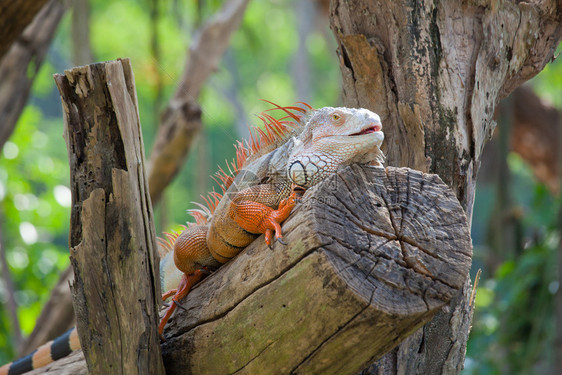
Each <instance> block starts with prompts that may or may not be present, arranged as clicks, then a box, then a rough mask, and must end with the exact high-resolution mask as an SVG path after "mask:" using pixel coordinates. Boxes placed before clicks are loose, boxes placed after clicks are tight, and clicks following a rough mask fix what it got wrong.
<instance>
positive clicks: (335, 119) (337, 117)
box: [332, 113, 341, 121]
mask: <svg viewBox="0 0 562 375" xmlns="http://www.w3.org/2000/svg"><path fill="white" fill-rule="evenodd" d="M340 118H341V116H340V115H338V114H337V113H334V114H333V115H332V120H334V121H338V120H339V119H340Z"/></svg>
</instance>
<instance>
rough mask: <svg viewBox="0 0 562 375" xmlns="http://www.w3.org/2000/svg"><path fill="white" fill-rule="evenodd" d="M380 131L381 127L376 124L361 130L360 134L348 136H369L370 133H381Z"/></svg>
mask: <svg viewBox="0 0 562 375" xmlns="http://www.w3.org/2000/svg"><path fill="white" fill-rule="evenodd" d="M381 129H382V126H380V125H379V124H376V125H373V126H370V127H368V128H367V129H363V130H361V131H360V132H357V133H353V134H350V136H354V135H364V134H371V133H375V132H378V131H381Z"/></svg>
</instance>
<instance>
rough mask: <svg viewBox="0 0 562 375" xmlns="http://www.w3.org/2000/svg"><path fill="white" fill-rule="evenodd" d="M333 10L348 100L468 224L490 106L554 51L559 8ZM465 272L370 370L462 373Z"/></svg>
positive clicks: (340, 5)
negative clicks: (371, 114) (451, 293)
mask: <svg viewBox="0 0 562 375" xmlns="http://www.w3.org/2000/svg"><path fill="white" fill-rule="evenodd" d="M558 4H559V3H558ZM331 13H332V14H331V18H332V29H333V31H334V34H335V35H336V38H337V40H338V43H339V50H338V53H339V56H340V67H341V70H342V75H343V90H344V103H345V105H346V106H351V107H365V108H369V109H371V110H373V111H375V112H377V113H378V114H380V115H381V118H382V120H383V124H384V129H385V135H386V142H385V143H386V152H387V161H388V164H389V165H396V166H409V167H412V168H415V169H419V170H421V171H427V172H432V173H437V174H438V175H439V176H440V177H441V178H442V179H443V181H444V182H445V183H446V184H448V185H449V186H451V187H452V188H453V191H454V192H455V194H456V196H457V198H458V199H459V201H460V202H461V205H462V206H463V208H464V209H465V211H466V213H467V216H468V218H469V221H470V220H471V217H472V206H473V199H474V190H475V179H476V172H477V169H478V165H479V162H480V155H481V152H482V148H483V147H484V143H485V141H486V139H487V138H488V137H489V136H490V134H491V132H492V131H493V129H494V126H495V122H494V121H493V120H492V118H493V117H492V116H493V114H494V107H495V105H496V104H497V102H498V101H499V100H500V99H501V98H503V97H505V96H506V95H507V94H508V93H509V92H511V91H512V90H513V89H515V88H516V87H517V86H518V85H520V84H521V83H523V82H524V81H525V80H527V79H529V78H531V77H533V76H534V75H536V74H537V73H538V72H539V71H540V70H541V69H542V68H543V67H544V65H545V64H546V63H547V62H548V61H549V60H550V59H551V58H552V56H553V53H554V50H555V48H556V46H557V45H558V41H559V40H560V35H561V33H562V28H561V24H560V22H561V19H562V8H561V5H557V2H555V1H542V2H536V3H524V2H520V3H513V2H510V1H499V2H495V3H494V4H487V3H485V2H482V3H478V2H466V1H465V2H462V3H459V2H456V1H414V0H408V1H406V0H404V1H393V2H387V1H365V0H359V1H354V2H347V1H341V0H335V1H333V2H332V9H331ZM465 277H466V284H465V287H464V289H463V292H462V293H461V294H459V295H458V296H457V297H456V298H454V299H453V300H452V302H451V303H450V304H449V305H448V306H447V308H445V309H443V310H442V312H440V313H439V314H438V315H437V316H436V317H435V318H434V319H433V320H432V321H431V322H430V323H429V324H427V325H426V326H425V327H424V328H423V329H422V330H420V331H418V332H417V333H416V334H414V335H413V336H412V337H411V338H410V339H409V340H407V341H406V342H405V343H403V344H402V345H401V346H400V347H399V348H397V349H396V350H395V351H393V352H392V353H390V354H388V355H387V356H386V357H385V358H384V359H383V360H381V361H379V362H377V363H376V364H374V365H373V366H372V367H371V368H370V369H369V370H366V371H365V373H366V374H367V373H368V374H375V373H377V374H398V373H400V374H402V373H407V374H413V373H419V374H435V373H459V372H460V370H461V369H462V367H463V362H464V354H465V350H466V340H467V338H468V333H469V329H470V322H471V319H472V310H471V309H470V308H469V306H468V296H469V294H470V287H469V286H470V285H469V284H470V283H469V280H468V273H467V274H466V275H465Z"/></svg>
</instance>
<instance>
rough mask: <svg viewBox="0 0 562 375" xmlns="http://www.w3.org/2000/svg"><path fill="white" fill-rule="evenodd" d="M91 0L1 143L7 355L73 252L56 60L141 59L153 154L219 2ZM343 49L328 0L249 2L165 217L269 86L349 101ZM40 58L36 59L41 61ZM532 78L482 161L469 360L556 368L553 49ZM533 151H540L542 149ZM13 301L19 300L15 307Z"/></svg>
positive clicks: (507, 367) (468, 369) (160, 212)
mask: <svg viewBox="0 0 562 375" xmlns="http://www.w3.org/2000/svg"><path fill="white" fill-rule="evenodd" d="M77 3H78V1H77ZM82 3H85V1H82ZM87 3H88V5H89V6H88V8H87V12H86V13H84V10H78V9H79V8H76V9H75V10H73V9H72V7H69V9H68V10H67V11H66V12H65V15H64V16H63V18H62V20H61V22H60V24H59V26H58V28H57V31H56V34H55V37H54V39H53V41H52V43H51V45H50V47H49V50H48V53H47V56H46V59H45V61H44V62H43V64H42V65H41V67H40V69H39V70H38V72H37V73H36V76H35V78H34V82H33V86H32V90H31V95H30V97H29V99H28V102H27V105H26V106H25V109H24V110H23V113H22V114H21V116H20V118H19V120H18V122H17V126H16V128H15V131H14V133H13V134H12V136H11V137H10V139H9V140H8V142H6V143H5V144H4V147H3V149H2V150H1V153H0V232H1V236H0V240H1V243H2V258H3V259H5V261H6V264H7V266H8V267H7V269H6V267H5V265H3V267H2V276H3V277H2V281H1V282H0V363H5V362H8V361H10V360H12V359H13V358H14V357H15V356H16V355H17V353H18V347H17V337H19V335H23V336H26V335H28V334H29V333H30V332H31V331H32V330H33V327H34V325H35V322H36V319H37V317H38V315H39V313H40V312H41V309H42V307H43V305H44V304H45V302H46V301H47V300H48V298H49V294H50V291H51V289H52V288H53V286H54V285H55V284H56V282H57V280H58V279H59V276H60V274H61V273H62V272H63V271H64V270H65V269H66V268H67V267H68V265H69V260H68V226H69V215H70V204H71V199H70V190H69V189H68V183H69V167H68V160H67V153H66V146H65V142H64V139H63V137H62V133H63V120H62V112H61V102H60V97H59V95H58V91H57V90H56V87H55V85H54V81H53V78H52V75H53V74H55V73H62V72H63V71H64V70H65V69H69V68H71V67H73V66H75V65H78V64H81V63H83V62H82V61H80V59H81V57H80V56H84V54H86V56H88V54H90V56H91V59H92V60H91V61H92V62H93V61H104V60H113V59H116V58H120V57H128V58H130V59H131V62H132V65H133V69H134V73H135V79H136V87H137V92H138V99H139V107H140V118H141V123H142V127H143V136H144V143H145V149H146V152H147V153H149V152H150V150H151V147H152V144H153V140H154V137H155V134H156V129H157V127H158V123H159V118H160V117H159V116H160V113H161V110H162V108H163V106H165V104H166V103H167V101H168V100H169V98H170V97H171V96H172V95H173V93H174V91H175V89H176V87H177V84H178V82H179V80H180V78H181V73H182V71H183V68H184V65H185V61H186V57H187V56H188V53H187V51H188V47H189V46H190V43H191V41H192V39H193V36H194V34H195V32H196V30H197V29H198V28H200V27H201V25H202V24H204V22H205V21H206V20H207V19H209V17H211V16H212V15H213V14H215V13H216V12H217V11H218V10H219V8H220V7H221V3H222V2H221V1H217V0H206V1H202V0H199V1H195V0H168V1H163V0H137V1H134V0H121V1H109V0H90V1H88V2H87ZM78 13H80V14H78ZM75 15H76V16H81V17H84V18H83V19H85V20H87V21H86V22H84V21H82V25H83V27H85V28H87V29H89V42H88V41H86V42H84V40H81V41H77V40H75V39H76V38H77V33H76V32H75V31H74V29H73V22H72V20H73V16H75ZM74 27H76V26H74ZM335 49H336V43H335V39H334V37H333V35H332V32H331V30H330V29H329V11H328V5H327V1H313V0H306V1H296V0H293V1H280V0H279V1H251V2H250V3H249V5H248V8H247V10H246V13H245V16H244V19H243V22H242V24H241V26H240V28H239V29H238V30H237V31H236V32H235V33H234V34H233V35H232V39H231V42H230V45H229V48H228V50H227V52H226V54H225V55H224V57H223V59H222V60H221V63H220V65H219V67H218V69H217V70H216V72H214V73H213V75H212V76H211V77H210V79H209V80H208V81H207V82H206V84H205V85H204V88H203V90H202V92H201V94H200V96H199V103H200V105H201V108H202V110H203V130H202V131H201V132H200V134H199V135H198V138H197V140H196V142H195V147H194V148H193V149H192V150H191V152H190V154H189V156H188V160H187V163H186V164H185V166H184V167H183V168H182V170H181V173H180V174H179V175H178V176H177V178H176V179H175V181H174V182H173V184H172V185H171V186H169V187H168V189H167V190H166V192H165V196H164V198H163V199H162V201H161V203H160V204H159V206H158V207H157V208H156V214H157V222H156V226H157V231H164V230H170V229H175V228H177V227H178V224H182V223H184V222H185V221H186V220H188V215H187V214H186V212H185V210H186V209H188V208H190V207H192V205H191V204H190V202H191V201H200V198H199V196H200V194H203V193H205V192H207V191H209V190H210V189H212V188H213V186H214V183H213V181H212V180H211V179H210V178H209V176H210V175H211V174H213V173H214V171H215V170H216V168H217V165H219V164H220V165H224V160H225V159H229V160H230V159H231V158H232V157H233V156H234V147H232V145H233V144H234V143H235V141H236V140H237V139H240V138H246V137H247V136H248V128H247V126H248V125H254V124H258V123H259V121H258V119H257V118H256V117H255V116H253V114H255V113H257V112H260V111H262V110H264V109H266V108H268V105H267V104H266V103H264V102H261V101H260V100H259V99H269V100H273V101H275V102H277V103H279V104H284V105H289V104H292V103H294V102H296V101H306V102H308V103H310V104H311V105H312V106H314V107H322V106H337V105H338V104H340V103H341V99H340V94H341V93H340V90H341V77H340V70H339V61H338V57H337V55H336V52H335ZM34 69H35V66H32V65H30V67H29V75H30V76H33V75H34V74H35V70H34ZM0 85H2V83H0ZM525 89H526V90H527V91H526V92H525V93H523V94H525V95H531V96H530V98H533V100H534V101H536V103H535V102H533V101H532V100H530V99H528V98H529V97H528V96H523V97H522V98H521V97H519V98H518V97H515V94H514V95H512V96H511V97H510V98H508V99H507V100H504V102H502V103H501V105H500V106H499V109H498V111H497V121H498V126H497V128H496V133H495V134H494V138H493V140H492V141H491V142H489V143H488V145H487V148H486V150H485V153H484V156H483V159H482V164H481V167H480V172H479V177H478V184H477V193H476V199H475V205H474V216H473V217H474V219H473V223H472V238H473V242H474V250H475V253H474V263H473V268H472V272H471V277H472V279H473V280H474V278H475V274H476V271H477V270H478V269H481V270H482V275H481V277H480V280H479V285H478V290H477V295H476V311H475V315H474V321H473V328H472V332H471V336H470V340H469V343H468V353H467V359H466V362H465V370H464V373H466V374H507V373H509V374H531V373H548V372H551V371H553V367H552V366H553V365H554V364H553V362H554V361H553V358H554V355H555V339H556V329H555V327H556V326H557V325H556V322H558V323H559V324H562V316H560V315H557V314H556V309H555V296H556V293H557V292H558V290H559V280H560V276H559V274H558V272H559V271H558V267H557V264H558V252H559V238H560V226H559V224H558V216H559V211H560V198H559V193H558V192H559V187H558V186H559V181H560V178H559V172H558V170H559V168H558V159H559V156H558V148H559V147H558V144H559V139H561V138H560V136H559V135H558V127H559V126H562V120H561V118H562V116H561V115H560V114H559V113H560V112H559V111H562V61H560V59H559V60H557V61H555V62H553V63H550V64H549V65H548V66H547V67H546V68H545V70H544V71H543V72H542V73H540V74H539V75H538V76H537V77H536V78H534V79H533V80H532V81H531V82H529V83H528V84H527V85H526V88H525ZM523 94H520V95H523ZM537 103H538V104H537ZM534 105H538V107H533V106H534ZM534 108H539V109H534ZM525 109H528V110H529V111H531V120H532V119H533V118H534V119H535V120H537V118H540V117H539V116H538V115H537V116H533V115H532V114H534V113H535V112H533V111H538V110H545V111H548V113H550V114H551V115H550V117H548V118H549V119H550V120H548V121H547V120H544V121H542V120H541V121H540V122H541V124H539V125H545V123H547V124H546V125H545V126H547V127H548V128H547V130H544V129H543V130H540V129H538V130H536V131H533V129H535V125H534V124H533V121H531V120H528V119H527V120H525V119H526V117H525V115H524V114H522V113H521V112H522V111H523V112H524V110H525ZM556 115H557V116H558V117H556ZM552 118H553V120H552ZM537 126H538V125H537ZM545 138H546V139H545ZM530 150H531V151H530ZM533 152H534V153H533ZM529 153H531V154H533V155H535V154H539V156H540V155H542V156H543V158H542V159H541V158H540V157H538V158H539V159H540V160H539V161H537V158H536V157H535V159H533V157H531V156H529ZM535 156H536V155H535ZM10 296H13V297H14V299H13V300H12V299H11V298H10ZM10 309H12V310H13V309H17V318H18V319H17V320H15V319H14V318H13V317H12V316H11V315H10V313H9V312H10ZM559 314H560V312H559Z"/></svg>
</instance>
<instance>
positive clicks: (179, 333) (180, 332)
mask: <svg viewBox="0 0 562 375" xmlns="http://www.w3.org/2000/svg"><path fill="white" fill-rule="evenodd" d="M326 245H329V244H321V245H319V246H315V247H313V248H311V249H310V250H309V251H307V252H305V253H304V254H302V255H301V256H300V257H299V258H296V259H295V261H294V262H293V263H291V264H289V265H287V267H284V268H283V269H282V270H281V271H280V272H279V273H278V274H276V275H275V276H274V277H273V278H271V279H268V280H266V281H264V282H263V283H260V284H258V285H257V286H256V287H255V288H253V289H252V290H250V291H249V292H248V294H246V295H245V296H243V297H242V298H241V299H240V300H239V301H238V302H237V303H235V304H232V306H230V307H228V308H227V309H225V311H223V312H222V313H219V314H217V315H215V316H213V317H211V318H208V319H205V320H200V321H197V322H194V323H192V324H189V325H185V326H181V327H180V328H179V329H178V330H177V331H175V332H173V333H172V335H170V336H168V337H166V340H167V341H169V342H171V341H173V339H174V338H177V337H179V336H182V335H184V334H185V333H186V332H189V331H191V330H192V329H193V328H196V327H199V326H202V325H205V324H209V323H212V322H215V321H218V320H220V319H222V318H224V317H225V316H227V315H228V314H229V313H230V312H231V311H232V310H234V309H235V308H236V307H237V306H238V305H240V304H242V303H243V302H244V301H245V300H246V299H248V298H249V297H251V296H252V295H253V294H255V293H256V292H258V291H259V290H261V289H262V288H264V287H266V286H267V285H269V284H271V283H272V282H274V281H276V280H278V279H279V278H281V277H283V275H285V274H286V273H287V272H288V271H290V270H291V269H292V268H293V267H294V266H295V265H296V264H298V263H300V262H301V261H302V260H304V259H305V258H307V257H308V256H310V255H311V254H312V253H314V252H315V251H317V250H318V249H320V248H322V247H324V246H326ZM217 272H218V271H217ZM207 279H209V278H207ZM207 279H206V280H207ZM206 280H203V281H202V282H201V283H200V284H201V285H202V284H203V283H204V282H205V281H206Z"/></svg>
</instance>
